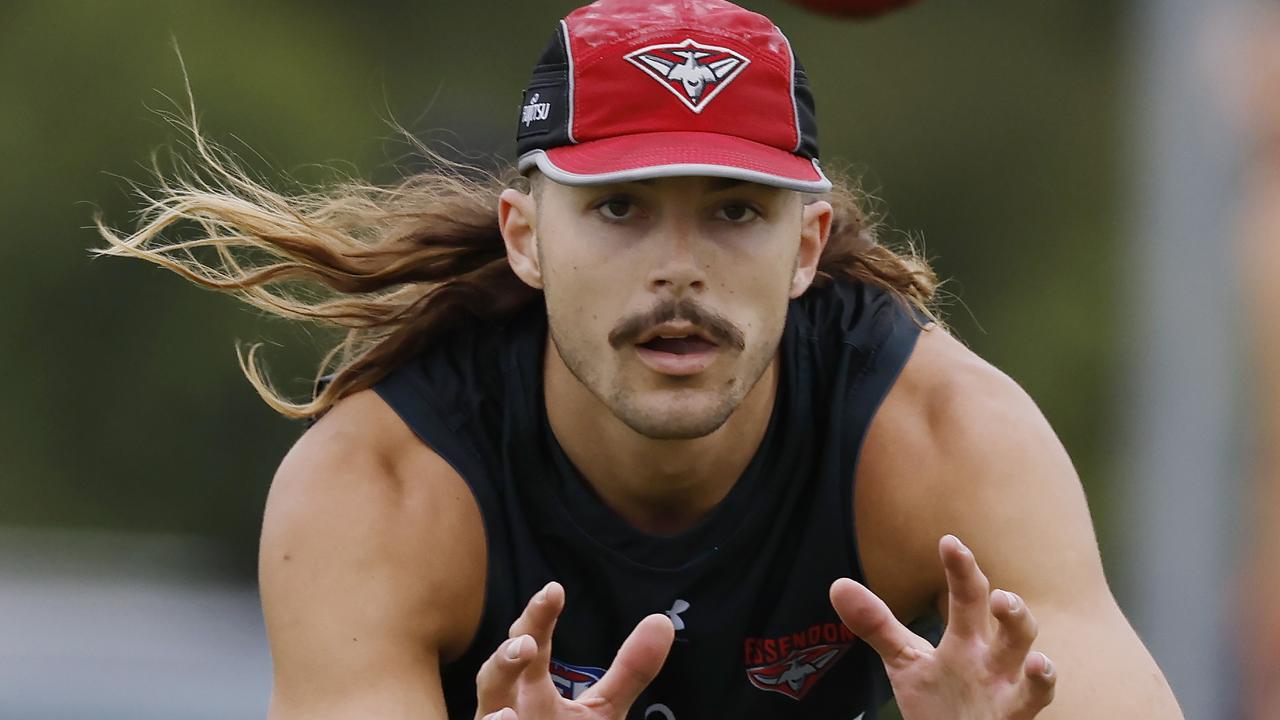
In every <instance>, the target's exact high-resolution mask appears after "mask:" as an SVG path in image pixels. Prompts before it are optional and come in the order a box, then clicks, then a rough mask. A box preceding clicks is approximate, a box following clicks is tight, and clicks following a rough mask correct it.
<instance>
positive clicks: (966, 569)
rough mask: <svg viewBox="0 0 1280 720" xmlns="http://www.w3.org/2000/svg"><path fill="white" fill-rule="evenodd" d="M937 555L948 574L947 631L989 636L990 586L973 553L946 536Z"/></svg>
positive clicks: (963, 634) (970, 635)
mask: <svg viewBox="0 0 1280 720" xmlns="http://www.w3.org/2000/svg"><path fill="white" fill-rule="evenodd" d="M938 554H939V555H940V556H941V557H942V567H943V568H944V569H945V570H946V573H947V632H948V633H953V634H955V635H957V636H960V637H986V636H987V634H988V633H989V632H990V631H991V605H990V599H989V595H990V593H991V584H990V582H988V580H987V576H986V575H984V574H983V573H982V569H981V568H979V567H978V561H977V560H976V559H974V557H973V552H972V551H970V550H969V548H967V547H965V545H964V543H962V542H960V538H957V537H956V536H955V535H944V536H943V537H942V540H940V541H939V542H938Z"/></svg>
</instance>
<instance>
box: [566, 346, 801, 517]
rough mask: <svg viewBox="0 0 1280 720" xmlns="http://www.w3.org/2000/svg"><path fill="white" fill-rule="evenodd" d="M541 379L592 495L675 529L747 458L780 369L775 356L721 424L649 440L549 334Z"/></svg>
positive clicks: (765, 419)
mask: <svg viewBox="0 0 1280 720" xmlns="http://www.w3.org/2000/svg"><path fill="white" fill-rule="evenodd" d="M543 383H544V388H545V389H544V397H545V403H546V409H547V418H548V420H549V421H550V423H551V431H552V432H553V433H554V434H555V436H556V440H557V441H558V442H559V443H560V446H561V447H562V448H563V449H564V452H565V454H566V455H567V456H568V457H569V460H570V461H571V462H572V463H573V464H574V467H576V468H577V469H578V472H580V473H582V476H583V478H585V479H586V481H587V483H589V484H590V485H591V488H592V489H593V490H595V492H596V494H597V495H599V496H600V498H601V499H602V500H603V501H604V503H605V504H606V505H607V506H609V508H610V509H612V510H613V511H614V512H615V513H617V514H618V515H619V516H620V517H622V518H623V519H624V520H626V521H627V523H629V524H630V525H632V526H633V527H635V528H636V529H638V530H641V531H643V532H647V533H650V534H654V535H674V534H676V533H678V532H681V531H682V530H686V529H688V528H690V527H692V526H694V525H695V524H697V523H698V521H700V520H702V519H703V518H704V517H706V516H707V514H708V513H709V512H711V510H712V509H713V508H715V506H716V505H717V504H718V503H719V502H720V501H721V500H723V499H724V497H725V496H726V495H727V494H728V493H729V491H730V490H731V489H732V488H733V485H734V483H736V482H737V480H738V478H739V477H740V476H741V475H742V472H743V470H745V469H746V467H747V465H748V464H749V463H750V462H751V458H752V457H753V456H754V455H755V452H756V449H757V448H758V447H759V446H760V443H761V441H762V440H763V439H764V434H765V430H767V429H768V426H769V417H770V415H771V414H772V412H773V402H774V397H775V395H776V391H777V384H778V373H777V361H776V360H775V361H774V362H773V363H771V364H770V365H769V367H768V368H767V369H766V370H765V373H764V375H763V376H761V378H760V381H759V382H757V383H756V385H755V387H753V388H752V389H751V391H750V392H748V393H747V396H746V398H745V399H744V400H743V401H742V404H741V405H739V406H738V408H737V409H736V410H735V411H734V412H733V414H732V415H731V416H730V417H729V419H728V420H727V421H726V422H725V423H724V425H721V426H720V428H719V429H717V430H716V431H715V432H713V433H711V434H710V435H706V436H704V437H700V438H695V439H692V440H654V439H652V438H647V437H645V436H643V435H641V434H639V433H637V432H636V431H634V430H632V429H631V428H629V427H627V426H626V425H625V424H624V423H622V421H620V420H618V418H617V417H615V416H614V415H613V413H612V412H610V411H609V408H608V407H606V406H605V405H604V404H603V403H601V402H600V401H599V399H597V398H596V396H595V395H593V394H592V393H591V391H590V390H588V389H587V388H586V387H585V386H583V385H582V383H580V382H579V381H578V379H577V378H575V377H574V376H573V374H572V373H571V372H570V371H569V369H568V368H567V367H565V365H564V362H563V360H561V359H560V354H559V353H558V352H557V351H556V349H555V347H554V345H553V344H552V343H551V341H550V338H548V340H547V348H546V351H545V354H544V360H543Z"/></svg>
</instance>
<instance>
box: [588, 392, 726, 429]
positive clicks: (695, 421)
mask: <svg viewBox="0 0 1280 720" xmlns="http://www.w3.org/2000/svg"><path fill="white" fill-rule="evenodd" d="M645 396H646V397H644V398H637V397H634V396H632V397H630V398H626V399H621V401H620V402H617V403H611V405H612V406H613V407H612V408H611V409H612V411H613V414H614V415H615V416H616V417H617V418H618V419H619V420H621V421H622V422H623V424H625V425H626V426H627V427H629V428H631V429H632V430H633V431H635V432H636V433H638V434H640V435H643V436H644V437H647V438H649V439H651V440H695V439H697V438H700V437H706V436H707V435H710V434H711V433H713V432H715V431H716V430H719V429H720V427H721V426H723V425H724V424H725V422H727V421H728V420H729V416H730V415H732V414H733V411H734V409H735V407H736V403H733V402H732V401H731V400H730V399H729V398H726V397H725V396H724V394H723V393H713V392H710V391H696V390H677V391H658V392H648V393H645Z"/></svg>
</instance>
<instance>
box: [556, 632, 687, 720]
mask: <svg viewBox="0 0 1280 720" xmlns="http://www.w3.org/2000/svg"><path fill="white" fill-rule="evenodd" d="M675 637H676V631H675V628H674V627H673V626H672V625H671V620H670V618H668V617H667V616H666V615H661V614H655V615H650V616H648V617H646V618H645V619H643V620H641V621H640V622H639V624H637V625H636V628H635V629H634V630H632V631H631V634H630V635H628V636H627V639H626V640H624V641H622V646H621V647H620V648H618V654H617V655H615V656H614V658H613V663H612V664H611V665H609V670H608V671H606V672H605V674H604V677H602V678H600V681H599V682H597V683H596V684H594V685H592V686H591V687H590V688H589V689H588V690H587V691H586V692H585V693H583V694H582V695H580V696H579V697H578V702H580V703H583V704H584V705H587V706H588V707H592V708H597V709H600V708H602V707H604V706H607V707H608V708H609V710H610V712H609V713H608V714H609V716H610V717H619V718H620V717H623V716H624V715H626V713H627V710H628V709H629V708H630V707H631V705H632V703H634V702H635V701H636V698H637V697H639V696H640V693H641V692H642V691H643V690H644V689H645V688H646V687H648V686H649V683H651V682H653V679H654V678H655V677H657V676H658V671H660V670H661V669H662V664H663V663H665V662H666V661H667V654H668V653H669V652H671V644H672V643H673V642H675Z"/></svg>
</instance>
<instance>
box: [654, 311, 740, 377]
mask: <svg viewBox="0 0 1280 720" xmlns="http://www.w3.org/2000/svg"><path fill="white" fill-rule="evenodd" d="M635 348H636V354H637V355H639V356H640V360H641V362H643V363H644V364H645V365H647V366H648V367H649V369H650V370H653V371H654V372H657V373H661V374H663V375H675V376H686V375H696V374H698V373H700V372H702V371H703V370H706V369H707V368H708V367H710V366H711V363H713V362H715V359H716V356H717V354H718V353H719V351H720V346H719V345H718V344H717V343H715V342H714V341H713V340H711V339H710V338H709V337H707V336H706V334H705V333H704V332H703V331H701V330H699V329H698V328H696V327H693V326H690V325H689V324H687V323H666V324H664V325H661V326H659V327H656V328H653V329H651V330H650V331H649V332H647V333H645V334H644V335H643V336H641V338H640V342H638V343H636V344H635Z"/></svg>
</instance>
